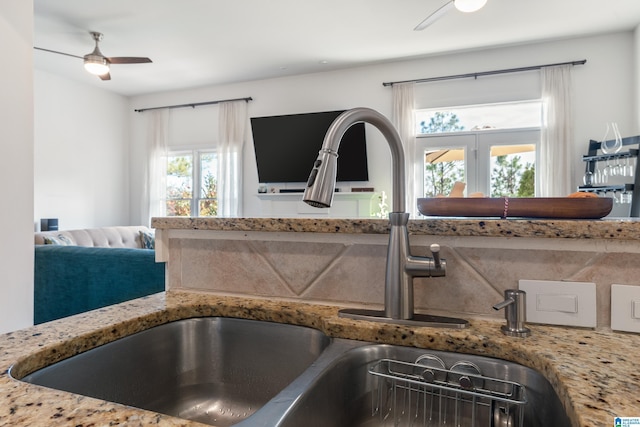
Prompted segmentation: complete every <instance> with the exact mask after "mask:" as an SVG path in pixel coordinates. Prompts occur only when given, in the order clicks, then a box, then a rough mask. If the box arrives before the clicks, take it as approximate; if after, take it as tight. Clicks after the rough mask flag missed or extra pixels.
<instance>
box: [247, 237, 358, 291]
mask: <svg viewBox="0 0 640 427" xmlns="http://www.w3.org/2000/svg"><path fill="white" fill-rule="evenodd" d="M252 245H253V247H254V249H255V250H256V251H257V252H258V253H260V254H261V255H262V256H263V257H264V259H265V260H266V261H267V262H268V263H269V264H270V265H271V266H272V267H273V269H274V270H275V271H276V272H277V273H278V275H280V277H281V278H282V280H284V281H285V282H286V283H287V285H288V286H289V287H290V288H291V289H292V290H293V291H294V293H295V294H296V295H300V294H301V293H303V292H304V291H305V290H306V289H307V288H308V287H309V286H310V285H311V284H312V283H313V281H314V280H316V279H317V278H318V276H320V274H321V273H322V272H323V271H324V270H325V269H326V268H327V267H328V266H329V265H330V264H331V263H332V262H333V261H334V260H336V259H337V258H338V257H339V256H340V254H341V253H342V252H343V251H345V249H346V246H345V245H344V244H340V243H303V242H265V241H254V242H252Z"/></svg>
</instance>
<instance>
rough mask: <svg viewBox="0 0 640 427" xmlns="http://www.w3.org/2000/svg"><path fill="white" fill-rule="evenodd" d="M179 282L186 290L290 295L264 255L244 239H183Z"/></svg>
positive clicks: (289, 291) (292, 294)
mask: <svg viewBox="0 0 640 427" xmlns="http://www.w3.org/2000/svg"><path fill="white" fill-rule="evenodd" d="M181 246H182V247H181V254H180V256H181V258H182V267H181V268H180V275H181V282H182V283H183V286H184V287H187V288H190V289H201V290H215V291H222V292H232V293H241V294H246V295H266V296H275V295H278V296H282V297H292V296H295V295H294V293H293V292H292V291H291V290H290V289H289V288H288V287H287V286H286V284H285V283H284V282H283V281H282V279H281V278H280V277H279V275H278V274H276V272H275V271H274V270H273V268H272V267H271V266H270V265H269V264H268V263H267V262H266V261H265V259H264V257H263V256H261V255H260V254H258V253H257V252H256V251H255V250H253V249H252V247H251V245H250V243H249V242H247V241H233V240H195V239H194V240H183V241H182V245H181Z"/></svg>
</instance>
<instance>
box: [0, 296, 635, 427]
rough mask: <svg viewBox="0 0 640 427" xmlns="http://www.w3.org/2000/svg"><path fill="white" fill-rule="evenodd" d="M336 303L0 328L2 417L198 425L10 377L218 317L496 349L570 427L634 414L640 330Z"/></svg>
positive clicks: (211, 307)
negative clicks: (520, 325)
mask: <svg viewBox="0 0 640 427" xmlns="http://www.w3.org/2000/svg"><path fill="white" fill-rule="evenodd" d="M337 309H338V308H337V307H332V306H324V305H314V304H307V303H301V302H291V301H284V300H274V299H269V300H266V299H253V298H239V297H228V296H220V295H214V294H203V293H189V292H176V291H171V292H170V293H168V294H164V293H162V294H157V295H152V296H150V297H145V298H141V299H138V300H134V301H130V302H127V303H123V304H120V305H117V306H112V307H108V308H105V309H101V310H96V311H94V312H89V313H84V314H80V315H77V316H73V317H70V318H67V319H62V320H59V321H55V322H51V323H47V324H42V325H38V326H35V327H32V328H28V329H25V330H21V331H17V332H14V333H10V334H5V335H2V336H0V363H1V364H2V375H1V376H0V399H1V401H2V405H0V425H2V426H54V425H55V426H76V427H89V426H148V425H154V426H197V425H201V424H198V423H195V422H188V421H185V420H180V419H176V418H172V417H168V416H165V415H159V414H155V413H152V412H148V411H143V410H138V409H134V408H130V407H126V406H123V405H118V404H114V403H109V402H104V401H100V400H96V399H92V398H88V397H83V396H78V395H74V394H69V393H64V392H58V391H55V390H50V389H45V388H42V387H38V386H34V385H29V384H25V383H22V382H20V381H18V380H14V379H12V378H11V377H10V376H9V375H8V372H7V370H8V369H9V367H10V366H11V365H13V364H16V365H15V368H14V370H13V371H12V372H13V374H14V375H15V376H17V377H22V376H24V375H26V374H27V373H29V372H31V371H33V370H36V369H38V368H40V367H42V366H46V365H48V364H51V363H53V362H55V361H58V360H61V359H63V358H66V357H68V356H71V355H73V354H76V353H79V352H82V351H85V350H87V349H90V348H92V347H95V346H98V345H101V344H104V343H106V342H110V341H112V340H115V339H117V338H120V337H123V336H126V335H129V334H131V333H134V332H138V331H141V330H144V329H147V328H150V327H153V326H155V325H159V324H162V323H166V322H169V321H172V320H177V319H181V318H189V317H200V316H225V317H239V318H247V319H256V320H264V321H275V322H281V323H290V324H296V325H304V326H308V327H312V328H316V329H319V330H321V331H323V332H325V333H326V334H327V335H329V336H332V337H342V338H349V339H360V340H365V341H372V342H384V343H390V344H400V345H406V346H415V347H421V348H429V349H438V350H446V351H456V352H462V353H473V354H480V355H487V356H493V357H499V358H503V359H508V360H511V361H515V362H518V363H521V364H523V365H527V366H530V367H532V368H535V369H537V370H538V371H540V372H542V373H543V374H544V375H545V376H546V377H547V378H548V379H549V381H550V382H551V383H552V384H553V386H554V388H555V389H556V390H557V392H558V394H559V395H560V397H561V399H562V401H563V403H564V405H565V407H566V408H567V412H568V414H569V416H570V418H571V420H572V423H573V425H574V426H582V427H601V426H608V425H613V417H614V416H640V374H639V373H638V370H637V349H638V348H639V346H640V336H637V335H626V334H618V333H612V332H594V331H590V330H581V329H571V328H559V327H543V326H532V327H531V329H532V330H533V335H532V336H531V337H529V338H524V339H522V338H509V337H505V336H504V335H502V334H501V333H500V332H499V326H500V324H501V323H500V322H497V321H488V320H475V319H470V321H471V326H470V327H469V328H468V329H464V330H450V329H434V328H415V327H407V326H394V325H386V324H380V323H372V322H364V321H354V320H348V319H342V318H339V317H338V316H337Z"/></svg>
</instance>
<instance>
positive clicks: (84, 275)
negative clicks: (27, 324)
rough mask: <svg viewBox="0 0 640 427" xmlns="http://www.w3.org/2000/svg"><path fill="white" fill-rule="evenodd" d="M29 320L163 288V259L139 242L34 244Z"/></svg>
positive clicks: (68, 313)
mask: <svg viewBox="0 0 640 427" xmlns="http://www.w3.org/2000/svg"><path fill="white" fill-rule="evenodd" d="M34 247H35V259H34V266H35V270H34V307H33V308H34V319H33V320H34V324H36V325H37V324H40V323H44V322H48V321H51V320H56V319H60V318H62V317H67V316H72V315H74V314H78V313H83V312H85V311H89V310H95V309H98V308H102V307H106V306H108V305H112V304H118V303H120V302H124V301H128V300H131V299H135V298H140V297H143V296H146V295H151V294H154V293H157V292H163V291H164V290H165V263H158V262H156V261H155V250H151V249H142V248H140V247H138V248H134V247H107V246H104V247H94V246H77V245H69V246H67V245H58V244H45V245H38V244H36V245H35V246H34Z"/></svg>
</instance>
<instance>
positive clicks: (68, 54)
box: [33, 46, 84, 59]
mask: <svg viewBox="0 0 640 427" xmlns="http://www.w3.org/2000/svg"><path fill="white" fill-rule="evenodd" d="M33 48H34V49H36V50H41V51H43V52H50V53H57V54H58V55H65V56H71V57H72V58H80V59H84V58H83V57H82V56H78V55H72V54H70V53H64V52H58V51H57V50H51V49H44V48H42V47H36V46H34V47H33Z"/></svg>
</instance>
